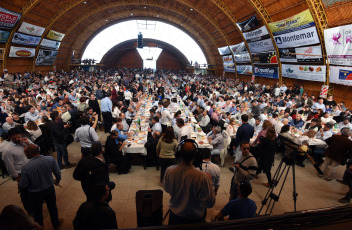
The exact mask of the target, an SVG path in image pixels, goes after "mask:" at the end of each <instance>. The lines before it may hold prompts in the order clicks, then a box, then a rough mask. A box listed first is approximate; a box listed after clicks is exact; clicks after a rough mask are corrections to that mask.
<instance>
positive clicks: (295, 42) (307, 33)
mask: <svg viewBox="0 0 352 230" xmlns="http://www.w3.org/2000/svg"><path fill="white" fill-rule="evenodd" d="M274 39H275V42H276V44H277V47H278V48H289V47H300V46H307V45H313V44H318V43H320V40H319V36H318V33H317V29H316V28H315V26H313V27H309V28H307V29H303V30H297V31H294V32H291V33H287V34H281V35H278V36H274Z"/></svg>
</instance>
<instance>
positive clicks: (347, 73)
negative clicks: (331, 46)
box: [339, 69, 352, 81]
mask: <svg viewBox="0 0 352 230" xmlns="http://www.w3.org/2000/svg"><path fill="white" fill-rule="evenodd" d="M339 79H340V80H346V81H351V80H352V71H351V70H342V69H340V72H339Z"/></svg>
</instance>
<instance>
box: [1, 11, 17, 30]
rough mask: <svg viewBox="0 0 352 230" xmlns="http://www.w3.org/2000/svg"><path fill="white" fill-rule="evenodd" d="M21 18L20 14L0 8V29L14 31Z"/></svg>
mask: <svg viewBox="0 0 352 230" xmlns="http://www.w3.org/2000/svg"><path fill="white" fill-rule="evenodd" d="M20 18H21V14H20V13H16V12H13V11H11V10H7V9H5V8H2V7H0V28H3V29H12V28H13V27H14V26H15V25H16V23H17V22H18V20H20Z"/></svg>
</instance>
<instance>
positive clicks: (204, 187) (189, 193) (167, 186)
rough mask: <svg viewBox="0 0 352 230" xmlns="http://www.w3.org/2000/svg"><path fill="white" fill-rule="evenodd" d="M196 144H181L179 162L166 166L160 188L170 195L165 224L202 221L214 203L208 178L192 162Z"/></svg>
mask: <svg viewBox="0 0 352 230" xmlns="http://www.w3.org/2000/svg"><path fill="white" fill-rule="evenodd" d="M195 151H196V147H195V146H194V144H193V143H191V142H185V143H184V144H183V145H182V146H181V163H180V164H178V165H172V166H170V167H168V168H167V170H166V172H165V176H164V180H163V188H164V190H165V191H166V192H167V193H169V194H170V196H171V199H170V205H169V208H170V217H169V225H176V224H192V223H204V222H205V216H206V209H207V208H211V207H213V206H214V204H215V192H214V189H213V186H212V182H211V180H210V177H209V176H208V175H207V174H206V173H205V172H202V171H199V170H198V169H196V168H195V167H194V166H193V165H192V162H193V157H194V154H195Z"/></svg>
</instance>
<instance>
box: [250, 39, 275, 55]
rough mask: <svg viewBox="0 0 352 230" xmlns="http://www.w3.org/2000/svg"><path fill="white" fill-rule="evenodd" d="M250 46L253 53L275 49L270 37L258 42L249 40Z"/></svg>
mask: <svg viewBox="0 0 352 230" xmlns="http://www.w3.org/2000/svg"><path fill="white" fill-rule="evenodd" d="M248 47H249V50H250V51H251V53H261V52H266V51H272V50H275V48H274V46H273V43H272V41H271V39H270V38H268V39H265V40H261V41H257V42H248Z"/></svg>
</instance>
